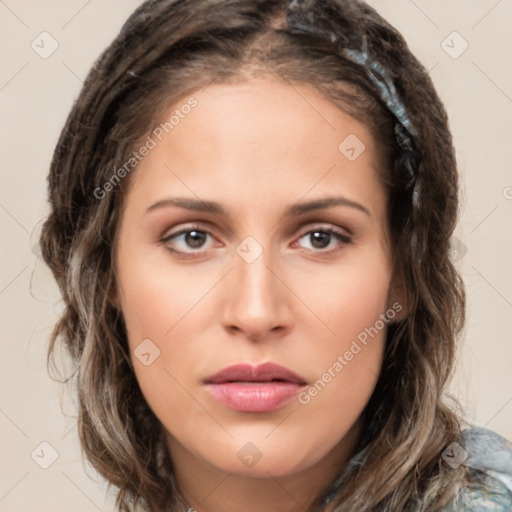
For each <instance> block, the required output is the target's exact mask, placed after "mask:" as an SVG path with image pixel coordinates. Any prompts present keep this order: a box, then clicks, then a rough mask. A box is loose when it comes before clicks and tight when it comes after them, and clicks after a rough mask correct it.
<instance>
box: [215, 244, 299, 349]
mask: <svg viewBox="0 0 512 512" xmlns="http://www.w3.org/2000/svg"><path fill="white" fill-rule="evenodd" d="M276 268H277V267H276V265H275V264H273V262H272V257H271V255H270V253H269V252H267V251H263V253H262V254H261V255H260V256H259V257H258V258H257V259H256V260H254V261H252V262H251V263H248V262H247V261H245V260H244V259H243V258H241V257H239V256H238V255H237V254H235V255H234V268H233V270H232V271H231V272H230V273H229V274H228V276H227V277H226V278H227V279H228V285H227V286H226V295H225V297H226V302H225V306H224V311H223V325H224V326H225V327H226V329H228V330H230V331H231V332H234V333H243V334H244V335H245V337H246V338H248V339H250V340H252V341H256V340H263V339H266V338H269V337H276V336H282V335H284V334H285V333H287V332H289V330H290V329H291V326H292V311H291V308H290V299H291V297H290V296H291V295H292V293H291V291H290V290H289V289H288V288H287V286H286V284H287V283H286V279H285V276H283V275H280V272H279V270H277V271H276ZM285 283H286V284H285Z"/></svg>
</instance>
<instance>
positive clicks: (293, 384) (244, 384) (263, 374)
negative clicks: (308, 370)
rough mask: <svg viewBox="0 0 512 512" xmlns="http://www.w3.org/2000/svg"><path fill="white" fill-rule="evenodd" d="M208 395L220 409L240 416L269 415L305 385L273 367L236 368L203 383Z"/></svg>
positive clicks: (226, 370) (290, 374)
mask: <svg viewBox="0 0 512 512" xmlns="http://www.w3.org/2000/svg"><path fill="white" fill-rule="evenodd" d="M204 383H205V384H206V387H207V389H208V391H209V392H210V394H211V395H212V396H213V397H214V398H215V399H216V400H217V401H218V402H220V403H221V404H222V405H225V406H227V407H229V408H231V409H235V410H237V411H241V412H269V411H272V410H275V409H278V408H280V407H282V406H284V405H286V404H287V403H289V402H290V401H291V400H292V399H293V397H294V396H295V395H297V393H298V392H299V391H300V389H301V388H302V387H303V386H305V385H306V384H307V383H306V381H305V379H303V378H302V377H300V376H299V375H297V374H296V373H294V372H293V371H291V370H289V369H288V368H285V367H284V366H280V365H277V364H274V363H264V364H261V365H258V366H251V365H248V364H237V365H233V366H229V367H227V368H224V369H223V370H221V371H220V372H218V373H216V374H214V375H212V376H210V377H208V378H207V379H205V381H204Z"/></svg>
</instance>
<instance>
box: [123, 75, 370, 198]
mask: <svg viewBox="0 0 512 512" xmlns="http://www.w3.org/2000/svg"><path fill="white" fill-rule="evenodd" d="M190 97H193V98H194V99H195V102H196V104H195V106H194V107H193V108H191V109H190V108H187V109H184V110H183V112H181V115H179V122H178V123H177V124H174V123H173V126H172V129H171V127H170V125H168V126H167V130H162V129H160V132H162V134H161V140H159V139H158V138H156V137H155V136H154V134H150V137H152V139H154V141H155V143H156V144H155V147H154V148H153V149H151V151H149V153H148V154H147V156H145V157H144V159H143V160H142V161H141V162H140V164H139V165H138V168H137V170H136V172H135V173H134V174H135V175H134V176H133V178H134V186H132V187H131V193H132V194H133V193H135V194H139V195H141V194H143V195H145V196H148V197H149V196H153V198H154V196H155V194H157V193H159V192H162V191H163V189H165V188H166V187H168V188H169V190H170V189H173V190H172V191H173V192H178V190H177V189H179V193H180V194H182V193H183V192H186V195H188V196H190V195H191V192H192V193H193V194H195V195H196V196H198V197H200V198H201V197H205V198H209V199H212V200H219V201H220V199H221V197H223V196H226V195H229V194H231V195H232V197H233V198H234V199H235V198H237V199H239V200H246V201H247V200H249V201H250V200H254V199H259V200H260V201H263V200H266V199H269V198H272V197H274V198H279V197H282V196H284V195H286V196H289V198H290V199H291V200H293V199H295V200H296V201H299V200H300V198H301V197H302V196H305V195H307V194H310V192H311V193H312V194H313V195H314V196H319V195H322V193H325V192H331V191H332V188H338V189H340V191H341V192H346V193H347V195H348V196H350V195H351V194H352V196H359V199H361V200H363V199H365V198H366V200H367V201H368V200H370V199H371V198H372V197H375V194H376V193H377V192H378V188H379V184H378V183H377V181H378V180H377V176H376V173H375V168H376V167H377V166H378V162H377V151H376V148H375V143H374V140H373V138H372V136H371V134H370V131H369V129H368V128H367V127H366V126H365V125H364V124H363V123H361V122H359V121H358V120H356V119H354V118H353V117H351V116H349V115H348V114H346V113H345V112H343V111H342V110H341V109H340V108H338V107H337V106H336V105H334V104H333V103H332V102H331V101H329V100H328V99H327V98H325V97H324V96H323V95H322V94H321V93H320V92H319V91H317V90H316V89H315V88H314V87H313V86H310V85H307V84H300V85H299V84H288V83H286V82H284V81H279V80H269V79H265V80H252V81H250V82H244V83H237V84H212V85H210V86H208V87H206V88H205V89H203V90H200V91H197V92H195V93H193V94H192V95H190V96H189V97H188V98H184V99H182V100H181V102H179V103H177V104H175V105H173V107H172V108H171V109H169V111H168V112H166V113H163V115H162V116H161V119H162V120H163V123H165V121H166V120H168V119H170V117H171V116H172V115H173V113H174V114H176V111H178V113H180V106H182V105H185V104H186V103H187V100H188V99H190ZM184 112H187V113H184ZM175 117H176V116H175ZM176 119H177V117H176ZM160 126H163V127H164V128H165V125H164V124H162V125H160ZM262 191H266V197H261V196H258V197H254V194H261V193H262ZM251 192H252V194H251ZM129 195H130V193H129ZM182 195H183V194H182ZM324 195H325V194H324ZM287 202H290V201H287Z"/></svg>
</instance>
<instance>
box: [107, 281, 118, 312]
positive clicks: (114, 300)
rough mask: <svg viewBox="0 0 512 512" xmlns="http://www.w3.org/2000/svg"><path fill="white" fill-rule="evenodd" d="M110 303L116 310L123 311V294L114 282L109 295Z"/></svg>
mask: <svg viewBox="0 0 512 512" xmlns="http://www.w3.org/2000/svg"><path fill="white" fill-rule="evenodd" d="M108 298H109V301H110V302H111V304H112V305H113V306H114V307H115V308H116V309H121V294H120V293H119V286H118V284H117V282H114V284H113V285H112V288H111V289H110V292H109V294H108Z"/></svg>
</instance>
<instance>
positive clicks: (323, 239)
mask: <svg viewBox="0 0 512 512" xmlns="http://www.w3.org/2000/svg"><path fill="white" fill-rule="evenodd" d="M303 238H304V239H306V240H309V241H310V245H311V247H310V248H308V247H306V248H307V249H310V250H319V251H320V252H331V250H325V249H326V248H328V247H329V246H330V245H334V248H333V249H332V250H336V248H335V247H336V245H344V244H348V243H350V237H348V236H347V235H345V234H343V233H341V232H339V231H337V230H334V229H332V228H315V229H311V230H309V231H307V232H306V233H304V234H303V235H302V236H301V237H300V240H301V239H303Z"/></svg>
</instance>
